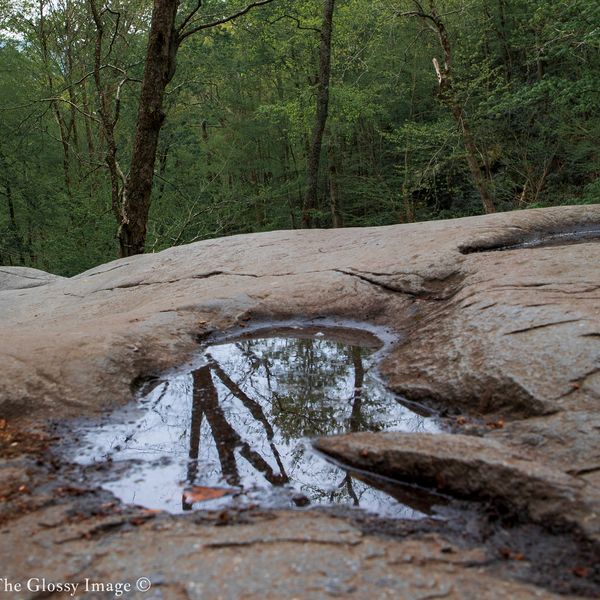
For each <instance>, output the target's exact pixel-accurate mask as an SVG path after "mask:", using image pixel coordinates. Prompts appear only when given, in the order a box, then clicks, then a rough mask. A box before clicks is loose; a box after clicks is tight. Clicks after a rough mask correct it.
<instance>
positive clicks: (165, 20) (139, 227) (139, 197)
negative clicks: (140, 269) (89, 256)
mask: <svg viewBox="0 0 600 600" xmlns="http://www.w3.org/2000/svg"><path fill="white" fill-rule="evenodd" d="M178 4H179V0H155V1H154V9H153V11H152V21H151V25H150V35H149V38H148V50H147V53H146V63H145V66H144V77H143V79H142V91H141V95H140V103H139V110H138V120H137V125H136V130H135V140H134V145H133V154H132V158H131V168H130V171H129V176H128V177H127V181H126V184H125V191H124V196H123V214H122V220H121V224H120V227H119V233H118V237H119V246H120V255H121V256H132V255H134V254H141V253H143V252H144V245H145V243H146V227H147V223H148V213H149V211H150V196H151V193H152V181H153V179H154V163H155V161H156V150H157V147H158V138H159V135H160V130H161V128H162V126H163V123H164V120H165V113H164V112H163V98H164V94H165V89H166V87H167V85H168V83H169V82H170V81H171V79H172V78H173V75H174V74H175V56H176V53H177V46H178V40H177V32H176V30H175V17H176V15H177V7H178Z"/></svg>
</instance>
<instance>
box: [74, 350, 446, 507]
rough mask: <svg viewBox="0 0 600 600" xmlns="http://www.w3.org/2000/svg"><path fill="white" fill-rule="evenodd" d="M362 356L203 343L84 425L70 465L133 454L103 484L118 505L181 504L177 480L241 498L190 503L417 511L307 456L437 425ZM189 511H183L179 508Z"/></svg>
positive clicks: (351, 352)
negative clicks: (330, 439) (303, 503)
mask: <svg viewBox="0 0 600 600" xmlns="http://www.w3.org/2000/svg"><path fill="white" fill-rule="evenodd" d="M370 352H371V351H370V350H367V349H364V348H359V347H357V346H348V345H344V344H340V343H336V342H332V341H328V340H326V339H322V338H319V339H297V338H267V339H255V340H243V341H238V342H236V343H229V344H221V345H215V346H211V347H210V348H209V349H208V350H207V351H206V352H205V354H204V364H203V366H201V367H200V368H198V369H196V370H195V371H193V372H191V373H187V374H184V375H177V376H174V377H172V378H171V379H168V380H165V381H163V382H161V383H160V384H159V385H158V386H157V387H155V388H154V389H153V390H152V391H151V392H149V393H148V394H147V395H146V396H144V397H143V398H142V399H141V400H140V401H139V402H137V403H136V405H135V406H134V407H127V408H125V409H122V410H121V411H118V412H117V413H116V414H115V415H113V416H112V417H111V418H110V420H109V421H108V422H106V423H104V424H103V425H100V426H97V427H93V428H89V429H87V430H86V432H85V434H84V436H83V438H84V444H83V447H81V448H79V449H78V456H77V457H76V460H77V461H78V462H81V463H83V464H89V463H92V462H97V461H102V460H104V459H106V458H108V457H111V458H112V459H113V460H114V461H123V460H135V461H138V463H137V464H136V465H135V466H134V467H132V468H131V469H126V470H125V474H124V475H122V476H119V479H116V480H113V481H110V482H108V483H106V484H105V487H106V488H107V489H110V490H111V491H112V492H113V493H115V495H117V496H118V497H119V498H121V499H122V500H123V501H125V502H133V503H136V504H142V505H144V506H147V507H149V508H160V509H165V510H169V511H171V512H179V511H181V510H182V492H183V489H184V488H185V487H186V486H190V485H199V486H216V487H218V486H225V487H233V488H237V489H239V490H240V494H238V495H236V496H234V497H233V498H232V497H231V496H229V497H225V498H222V499H219V500H212V501H208V502H203V503H200V504H197V505H196V506H198V507H203V508H215V507H217V506H223V505H227V504H229V505H232V504H240V505H242V504H248V503H260V504H261V505H263V506H274V507H287V506H291V505H293V501H292V500H293V497H294V496H297V495H298V494H304V495H305V496H306V497H308V498H309V499H310V503H311V504H328V503H339V504H346V505H349V506H360V507H362V508H365V509H367V510H369V511H372V512H376V513H379V514H382V515H385V516H395V517H408V518H410V517H416V516H418V514H417V513H415V512H414V511H412V510H411V509H409V508H407V507H405V506H403V505H401V504H399V503H398V502H397V501H396V500H394V499H392V498H391V497H390V496H388V495H387V494H385V493H384V492H381V491H379V490H376V489H374V488H372V487H370V486H368V485H366V484H365V483H363V482H361V481H359V480H357V479H355V478H351V477H350V476H348V475H347V474H346V473H345V472H344V471H343V470H341V469H339V468H337V467H336V466H334V465H332V464H330V463H328V462H327V461H325V460H324V459H322V458H321V457H320V456H318V455H316V454H315V453H314V452H313V451H312V450H311V447H310V442H309V441H308V440H309V439H310V438H314V437H317V436H320V435H327V434H335V433H343V432H347V431H365V430H370V431H380V430H387V431H394V430H395V431H438V426H437V425H436V423H435V422H434V421H433V420H431V419H427V418H424V417H421V416H419V415H417V414H415V413H413V412H412V411H410V410H409V409H408V408H406V407H404V406H403V405H402V404H400V403H399V402H398V401H397V400H396V397H395V396H394V395H393V394H392V393H390V392H389V391H388V390H386V389H385V387H384V386H383V385H382V384H381V383H380V382H379V381H378V379H377V377H376V376H375V374H374V372H373V371H374V364H373V358H372V357H371V356H369V353H370ZM186 508H187V507H186Z"/></svg>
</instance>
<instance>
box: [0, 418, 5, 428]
mask: <svg viewBox="0 0 600 600" xmlns="http://www.w3.org/2000/svg"><path fill="white" fill-rule="evenodd" d="M0 429H6V419H0Z"/></svg>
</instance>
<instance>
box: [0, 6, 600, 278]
mask: <svg viewBox="0 0 600 600" xmlns="http://www.w3.org/2000/svg"><path fill="white" fill-rule="evenodd" d="M161 10H162V11H163V12H162V13H161V12H160V11H161ZM169 19H170V20H169ZM161 27H162V28H163V31H162V32H161V29H160V28H161ZM164 32H166V34H164V35H163V33H164ZM165 35H166V38H165ZM165 39H166V41H165ZM157 82H158V83H157ZM599 86H600V3H598V2H591V1H590V0H568V1H567V0H564V1H556V0H422V1H418V0H262V1H257V2H249V0H239V1H238V0H180V1H176V0H155V2H154V3H153V2H151V1H150V0H20V1H16V0H0V264H4V265H22V266H27V267H34V268H39V269H43V270H46V271H50V272H53V273H56V274H60V275H65V276H71V275H74V274H76V273H79V272H81V271H84V270H86V269H88V268H91V267H93V266H95V265H97V264H100V263H103V262H106V261H109V260H112V259H114V258H117V257H118V256H128V255H131V254H137V253H139V252H143V251H145V252H157V251H160V250H162V249H165V248H168V247H170V246H173V245H178V244H185V243H189V242H193V241H197V240H203V239H207V238H212V237H217V236H227V235H233V234H240V233H249V232H259V231H268V230H275V229H296V228H303V227H304V228H306V227H319V228H331V227H363V226H374V225H389V224H395V223H407V222H414V221H422V220H430V219H444V218H452V217H462V216H468V215H477V214H483V213H490V212H496V211H506V210H518V209H523V208H534V207H545V206H555V205H562V204H592V203H595V202H597V201H598V197H599V196H600V178H599V175H600V146H599V144H598V140H599V139H600V89H599ZM153 103H154V104H153ZM148 106H153V107H154V108H152V110H149V109H148Z"/></svg>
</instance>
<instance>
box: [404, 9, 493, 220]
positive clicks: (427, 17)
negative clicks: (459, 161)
mask: <svg viewBox="0 0 600 600" xmlns="http://www.w3.org/2000/svg"><path fill="white" fill-rule="evenodd" d="M413 2H414V3H415V5H416V7H417V9H418V10H417V11H416V12H415V13H412V14H414V15H416V16H418V17H420V18H421V19H423V20H424V21H425V22H426V23H427V25H428V26H429V27H431V28H432V29H433V30H434V31H435V32H436V34H437V36H438V39H439V42H440V46H441V47H442V50H443V53H444V64H443V65H440V64H439V62H438V60H437V59H436V58H434V59H433V65H434V67H435V72H436V74H437V77H438V84H439V96H440V99H441V101H442V102H443V103H444V104H445V105H446V106H447V107H448V108H449V109H450V112H451V113H452V116H453V117H454V120H455V121H456V124H457V125H458V127H459V129H460V132H461V134H462V139H463V144H464V147H465V150H466V153H467V164H468V165H469V171H470V172H471V176H472V177H473V183H474V184H475V187H476V188H477V191H478V192H479V195H480V197H481V202H482V204H483V208H484V210H485V212H486V213H493V212H495V210H496V209H495V207H494V201H493V200H492V196H491V194H490V190H489V186H488V182H487V180H486V178H485V176H484V175H483V173H482V172H481V167H480V166H479V161H478V159H477V154H478V152H477V146H476V144H475V138H474V136H473V134H472V132H471V128H470V127H469V124H468V122H467V119H466V117H465V111H464V107H463V104H462V103H461V102H460V100H459V99H458V97H457V95H456V93H455V91H454V84H453V81H452V45H451V43H450V36H449V35H448V31H447V30H446V26H445V25H444V22H443V21H442V19H441V17H440V15H439V13H438V11H437V8H436V6H435V2H434V0H430V1H429V8H430V13H429V14H426V13H424V12H423V8H422V6H421V4H420V2H418V1H417V0H413Z"/></svg>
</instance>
